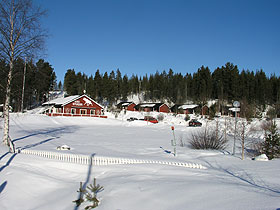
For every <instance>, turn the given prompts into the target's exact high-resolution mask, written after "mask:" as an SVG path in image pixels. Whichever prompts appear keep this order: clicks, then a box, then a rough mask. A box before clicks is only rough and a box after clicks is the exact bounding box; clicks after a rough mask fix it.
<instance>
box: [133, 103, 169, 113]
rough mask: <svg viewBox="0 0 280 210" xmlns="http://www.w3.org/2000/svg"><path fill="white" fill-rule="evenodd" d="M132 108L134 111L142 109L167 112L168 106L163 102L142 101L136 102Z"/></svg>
mask: <svg viewBox="0 0 280 210" xmlns="http://www.w3.org/2000/svg"><path fill="white" fill-rule="evenodd" d="M134 109H135V110H136V111H144V112H164V113H169V111H170V109H169V107H168V106H167V105H166V104H164V103H143V104H137V105H136V106H135V107H134Z"/></svg>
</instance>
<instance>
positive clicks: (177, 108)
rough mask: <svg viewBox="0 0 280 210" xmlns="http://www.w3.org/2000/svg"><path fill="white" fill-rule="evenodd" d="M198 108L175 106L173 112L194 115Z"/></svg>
mask: <svg viewBox="0 0 280 210" xmlns="http://www.w3.org/2000/svg"><path fill="white" fill-rule="evenodd" d="M198 107H199V106H198V105H196V104H175V105H174V106H173V107H172V108H171V111H172V112H174V113H177V114H194V113H195V109H197V108H198Z"/></svg>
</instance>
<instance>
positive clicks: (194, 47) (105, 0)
mask: <svg viewBox="0 0 280 210" xmlns="http://www.w3.org/2000/svg"><path fill="white" fill-rule="evenodd" d="M37 2H39V3H40V4H41V6H42V7H43V8H45V9H47V10H48V16H47V17H46V18H44V19H43V26H44V27H45V28H47V29H48V31H49V34H50V37H49V38H48V39H47V43H46V48H47V51H46V53H47V55H46V56H45V58H44V59H45V60H46V61H48V62H49V63H50V64H51V65H52V66H53V68H54V69H55V72H56V74H57V79H58V81H59V80H63V78H64V74H65V72H66V71H67V69H75V71H76V72H79V71H81V72H84V73H85V74H87V75H90V74H93V75H94V74H95V71H96V70H97V69H99V70H100V71H101V73H104V72H105V71H107V72H108V73H109V72H111V71H112V70H116V69H118V68H119V69H120V71H121V73H122V74H123V75H124V74H127V75H128V76H131V75H132V74H137V75H138V76H142V75H145V74H154V73H155V72H156V71H159V72H162V71H163V70H166V71H168V70H169V69H170V68H172V69H173V71H174V72H181V73H182V74H184V75H185V74H186V73H193V72H196V71H197V69H198V68H199V67H201V66H202V65H204V66H208V67H209V68H210V70H211V71H214V69H215V68H216V67H221V66H222V65H224V64H225V63H226V62H232V63H233V64H235V65H238V67H239V70H242V69H249V70H251V71H256V70H259V69H263V70H264V71H265V72H266V74H267V75H268V76H270V75H271V74H273V73H275V74H276V75H277V76H279V72H280V69H279V61H280V50H279V47H280V27H279V22H280V12H279V9H280V1H278V0H81V1H76V0H59V1H58V0H37Z"/></svg>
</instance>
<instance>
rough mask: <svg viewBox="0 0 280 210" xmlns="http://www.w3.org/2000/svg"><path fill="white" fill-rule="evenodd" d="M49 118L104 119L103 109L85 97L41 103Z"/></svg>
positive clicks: (76, 96)
mask: <svg viewBox="0 0 280 210" xmlns="http://www.w3.org/2000/svg"><path fill="white" fill-rule="evenodd" d="M43 106H47V107H48V108H47V109H46V111H45V113H46V114H47V115H49V116H82V117H104V118H106V116H104V108H103V107H102V106H101V105H100V104H98V103H97V102H96V101H94V100H93V99H91V98H90V97H89V96H87V95H82V96H79V95H75V96H68V97H65V98H58V99H54V100H52V101H48V102H45V103H43Z"/></svg>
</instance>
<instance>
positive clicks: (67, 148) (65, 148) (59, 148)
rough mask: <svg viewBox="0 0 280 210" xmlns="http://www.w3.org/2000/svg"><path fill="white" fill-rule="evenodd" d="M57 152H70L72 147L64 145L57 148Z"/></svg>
mask: <svg viewBox="0 0 280 210" xmlns="http://www.w3.org/2000/svg"><path fill="white" fill-rule="evenodd" d="M56 149H57V150H70V147H69V146H68V145H66V144H64V145H62V146H58V147H57V148H56Z"/></svg>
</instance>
